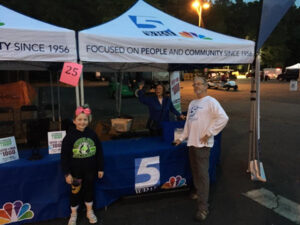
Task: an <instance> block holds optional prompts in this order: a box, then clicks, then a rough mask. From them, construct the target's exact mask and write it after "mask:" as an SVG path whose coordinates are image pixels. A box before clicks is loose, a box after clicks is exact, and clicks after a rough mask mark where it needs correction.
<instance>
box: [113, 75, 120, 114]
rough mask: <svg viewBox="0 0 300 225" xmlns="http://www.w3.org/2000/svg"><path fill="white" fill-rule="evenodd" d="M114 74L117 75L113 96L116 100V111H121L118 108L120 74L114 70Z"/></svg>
mask: <svg viewBox="0 0 300 225" xmlns="http://www.w3.org/2000/svg"><path fill="white" fill-rule="evenodd" d="M114 76H115V87H116V89H115V92H114V93H113V96H114V97H115V102H116V111H117V112H119V109H118V98H119V88H118V87H117V84H118V74H117V73H116V72H114Z"/></svg>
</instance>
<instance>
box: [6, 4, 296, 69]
mask: <svg viewBox="0 0 300 225" xmlns="http://www.w3.org/2000/svg"><path fill="white" fill-rule="evenodd" d="M135 2H136V0H122V1H120V0H83V1H82V0H63V1H62V0H51V1H49V0H39V1H36V0H2V1H1V4H2V5H4V6H6V7H8V8H10V9H13V10H15V11H18V12H20V13H23V14H25V15H28V16H31V17H33V18H36V19H39V20H42V21H45V22H48V23H51V24H55V25H58V26H61V27H66V28H69V29H73V30H82V29H86V28H89V27H92V26H96V25H99V24H102V23H105V22H107V21H110V20H112V19H114V18H116V17H118V16H120V15H121V14H122V13H124V12H125V11H126V10H128V9H129V8H130V7H131V6H132V5H133V4H134V3H135ZM146 2H147V3H149V4H151V5H153V6H154V7H157V8H159V9H160V10H163V11H164V12H166V13H168V14H170V15H172V16H174V17H177V18H179V19H181V20H184V21H187V22H189V23H192V24H195V25H196V24H197V23H198V15H197V14H196V12H195V11H194V10H193V9H192V8H191V3H192V0H190V1H188V0H185V1H184V0H146ZM202 15H203V22H204V23H203V24H204V26H205V28H207V29H209V30H213V31H216V32H220V33H223V34H227V35H231V36H235V37H239V38H244V39H250V40H254V41H255V40H256V36H257V32H258V24H259V18H260V4H259V3H258V2H257V1H255V2H249V3H245V2H244V1H243V0H235V1H234V2H233V1H230V0H215V1H214V4H213V6H212V7H211V8H210V9H209V10H207V11H203V14H202ZM274 17H276V15H274ZM299 43H300V8H296V7H295V6H293V7H292V8H291V9H290V10H289V11H288V12H287V14H286V15H285V16H284V18H283V19H282V20H281V22H280V23H279V24H278V26H277V27H276V29H275V30H274V31H273V33H272V34H271V35H270V37H269V38H268V40H267V41H266V43H265V44H264V46H263V47H262V49H261V52H262V66H264V67H275V66H287V65H292V64H294V63H297V62H300V45H299Z"/></svg>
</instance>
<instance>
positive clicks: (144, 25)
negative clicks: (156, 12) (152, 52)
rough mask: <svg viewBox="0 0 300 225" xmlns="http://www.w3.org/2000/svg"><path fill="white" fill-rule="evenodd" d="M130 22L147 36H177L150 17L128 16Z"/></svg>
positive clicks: (160, 22)
mask: <svg viewBox="0 0 300 225" xmlns="http://www.w3.org/2000/svg"><path fill="white" fill-rule="evenodd" d="M129 18H130V19H131V21H132V22H133V23H134V24H135V25H136V26H137V28H139V29H143V31H142V32H143V33H144V34H145V35H147V36H177V34H175V33H174V32H173V31H171V30H170V29H169V28H166V27H165V25H164V23H163V22H162V21H160V20H158V19H157V18H155V17H152V16H129Z"/></svg>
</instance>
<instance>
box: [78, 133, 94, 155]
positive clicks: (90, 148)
mask: <svg viewBox="0 0 300 225" xmlns="http://www.w3.org/2000/svg"><path fill="white" fill-rule="evenodd" d="M95 154H96V146H95V143H94V141H93V140H92V139H90V138H85V137H83V138H79V139H78V140H77V141H75V143H74V145H73V158H88V157H91V156H93V155H95Z"/></svg>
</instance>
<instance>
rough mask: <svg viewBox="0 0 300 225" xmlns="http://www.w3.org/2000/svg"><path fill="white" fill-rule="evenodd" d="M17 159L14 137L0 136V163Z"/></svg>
mask: <svg viewBox="0 0 300 225" xmlns="http://www.w3.org/2000/svg"><path fill="white" fill-rule="evenodd" d="M18 159H19V154H18V149H17V145H16V140H15V137H13V136H12V137H7V138H0V164H2V163H6V162H10V161H14V160H18Z"/></svg>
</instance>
